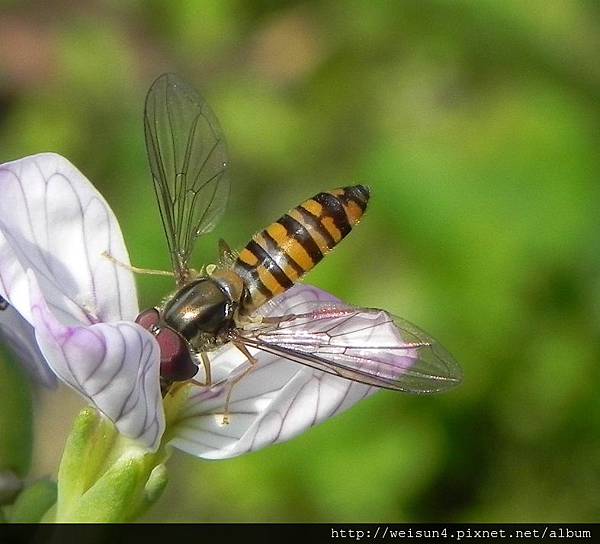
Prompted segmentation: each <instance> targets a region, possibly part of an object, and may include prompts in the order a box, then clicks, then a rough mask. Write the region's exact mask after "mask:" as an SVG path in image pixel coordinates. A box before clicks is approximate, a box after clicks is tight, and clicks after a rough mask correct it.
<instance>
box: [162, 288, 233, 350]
mask: <svg viewBox="0 0 600 544" xmlns="http://www.w3.org/2000/svg"><path fill="white" fill-rule="evenodd" d="M235 309H236V303H235V301H234V300H232V298H231V296H230V294H229V293H228V292H227V289H226V288H225V287H224V286H223V285H222V284H221V283H220V282H218V281H216V280H214V279H212V278H210V277H203V278H199V279H197V280H195V281H193V282H190V283H188V284H187V285H184V286H183V287H182V288H181V289H180V290H179V291H177V292H176V293H175V295H173V297H171V298H170V299H169V300H168V301H167V303H166V304H165V306H164V308H163V310H162V312H161V320H162V321H163V322H164V323H165V324H166V325H167V326H169V327H170V328H172V329H173V330H175V331H176V332H178V333H179V334H180V335H181V336H182V337H183V338H185V340H187V342H188V343H189V344H190V346H191V347H192V348H194V349H196V350H198V351H210V350H211V349H214V348H216V347H218V346H219V345H221V344H222V343H223V342H225V341H227V332H228V330H229V329H230V328H231V327H232V326H233V316H234V312H235Z"/></svg>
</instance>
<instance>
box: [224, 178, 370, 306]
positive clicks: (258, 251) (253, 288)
mask: <svg viewBox="0 0 600 544" xmlns="http://www.w3.org/2000/svg"><path fill="white" fill-rule="evenodd" d="M368 200H369V190H368V189H367V188H366V187H364V186H363V185H355V186H353V187H343V188H341V189H333V190H332V191H328V192H326V193H319V194H318V195H316V196H314V197H313V198H311V199H309V200H307V201H306V202H303V203H302V204H300V206H296V207H295V208H294V209H292V210H290V211H289V212H288V213H287V214H285V215H284V216H283V217H282V218H281V219H279V220H278V221H276V222H275V223H272V224H271V225H269V226H268V227H267V228H266V229H264V230H263V231H261V232H259V233H257V234H255V235H254V236H253V237H252V240H250V242H249V243H248V244H247V245H246V247H245V248H244V249H243V250H242V251H241V252H240V254H239V256H238V258H237V260H236V261H235V263H234V265H233V270H234V271H235V272H236V273H237V274H239V275H240V276H241V277H242V279H243V280H244V283H245V284H246V287H247V289H248V297H247V299H245V300H244V301H243V307H242V313H250V312H252V311H254V310H255V309H256V308H258V307H259V306H261V305H262V304H264V303H265V302H266V301H267V300H269V299H270V298H272V297H274V296H275V295H278V294H280V293H283V292H284V291H285V290H286V289H289V288H290V287H291V286H292V285H293V284H294V283H295V282H296V281H298V280H299V279H300V278H301V277H302V276H303V275H304V274H305V273H306V272H308V271H309V270H311V269H312V268H313V267H314V266H315V265H316V264H317V263H318V262H319V261H320V260H321V259H322V258H323V257H324V255H325V254H326V253H327V252H329V251H330V250H331V249H333V248H334V247H335V246H336V245H337V244H338V243H339V242H340V240H341V239H342V238H344V236H346V235H347V234H348V233H349V232H350V231H351V230H352V227H354V225H356V224H357V223H358V222H359V220H360V218H361V217H362V215H363V214H364V212H365V209H366V207H367V202H368Z"/></svg>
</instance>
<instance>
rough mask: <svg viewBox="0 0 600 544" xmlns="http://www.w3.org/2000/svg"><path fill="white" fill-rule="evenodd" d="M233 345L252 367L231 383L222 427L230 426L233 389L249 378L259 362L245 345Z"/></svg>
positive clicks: (237, 343)
mask: <svg viewBox="0 0 600 544" xmlns="http://www.w3.org/2000/svg"><path fill="white" fill-rule="evenodd" d="M233 345H234V346H235V347H236V348H237V349H239V350H240V351H241V352H242V353H243V354H244V356H245V357H246V359H247V360H248V362H249V363H250V366H249V367H248V368H247V369H246V370H244V372H242V373H241V374H240V375H239V376H237V377H236V378H234V379H232V380H231V381H230V382H229V391H228V392H227V397H225V408H224V410H223V419H222V420H221V424H222V425H229V402H230V401H231V393H232V392H233V388H234V387H235V385H236V384H237V383H238V382H240V381H241V380H243V379H244V378H245V377H246V376H248V374H250V372H252V371H253V370H254V369H255V368H256V363H257V362H258V361H257V360H256V358H255V357H254V356H253V355H252V354H251V353H250V352H249V351H248V348H246V346H245V345H244V344H242V343H240V342H233Z"/></svg>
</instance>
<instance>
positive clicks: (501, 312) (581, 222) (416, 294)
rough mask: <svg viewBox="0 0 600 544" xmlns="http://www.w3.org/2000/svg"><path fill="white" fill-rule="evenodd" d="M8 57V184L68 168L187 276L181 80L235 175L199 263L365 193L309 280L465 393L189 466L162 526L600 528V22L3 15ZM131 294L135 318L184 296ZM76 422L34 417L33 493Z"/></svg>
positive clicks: (208, 9) (371, 411)
mask: <svg viewBox="0 0 600 544" xmlns="http://www.w3.org/2000/svg"><path fill="white" fill-rule="evenodd" d="M0 36H2V39H1V40H0V162H5V161H8V160H13V159H16V158H19V157H23V156H25V155H28V154H31V153H37V152H41V151H56V152H58V153H60V154H62V155H64V156H66V157H68V158H69V159H70V160H71V161H72V162H73V163H74V164H76V165H77V166H78V167H79V168H80V169H81V170H82V171H83V172H84V173H85V174H86V175H87V176H88V177H89V179H90V180H92V182H93V183H94V184H95V185H96V186H97V187H98V188H99V190H100V191H101V192H102V193H103V194H104V195H105V196H106V198H107V200H108V201H109V203H110V204H111V206H112V207H113V209H114V210H115V212H116V214H117V217H118V218H119V219H120V222H121V226H122V229H123V232H124V235H125V238H126V240H127V243H128V247H129V249H130V253H131V258H132V261H133V262H134V263H135V264H136V265H138V266H145V267H152V268H161V267H162V268H167V267H168V265H169V258H168V254H167V250H166V243H165V242H164V238H163V233H162V227H161V225H160V220H159V215H158V211H157V208H156V205H155V202H154V194H153V190H152V188H151V181H150V176H149V170H148V166H147V160H146V157H145V150H144V142H143V126H142V107H143V101H144V96H145V93H146V90H147V88H148V87H149V85H150V83H151V81H152V80H153V79H154V78H155V77H156V76H157V75H158V74H160V73H162V72H164V71H175V72H178V73H179V74H181V75H182V76H183V77H184V78H185V79H187V80H189V81H190V82H192V83H193V84H194V85H195V86H196V87H198V88H199V89H200V90H201V91H202V93H203V94H204V95H205V97H206V98H207V99H208V101H209V103H210V104H211V105H212V107H213V109H214V111H215V112H216V114H217V116H218V117H219V119H220V121H221V124H222V126H223V129H224V131H225V133H226V135H227V139H228V143H229V153H230V158H231V165H232V173H231V175H232V195H231V199H230V204H229V208H228V212H227V214H226V216H225V219H224V220H223V222H222V224H221V225H220V226H219V227H218V229H217V230H216V232H215V233H214V235H211V236H209V237H207V239H206V240H203V241H202V243H201V244H200V248H199V249H198V250H197V252H196V263H197V264H200V263H202V262H210V261H211V260H214V258H215V255H216V251H215V248H216V241H217V239H218V238H219V237H223V238H225V239H226V240H228V242H229V243H230V244H231V245H233V246H236V247H241V246H243V245H244V244H245V243H246V242H247V241H248V239H249V237H250V236H251V235H252V234H253V233H254V232H255V231H257V230H259V229H261V228H263V227H264V226H266V224H268V223H269V222H270V221H272V220H274V219H276V218H277V217H278V216H279V215H281V213H283V212H284V211H286V210H287V209H289V208H291V207H293V206H295V205H296V204H298V203H299V202H300V201H302V200H304V199H305V198H307V197H309V196H311V195H312V194H314V193H316V192H318V191H320V190H323V189H329V188H333V187H337V186H341V185H348V184H354V183H365V184H368V185H369V186H370V187H371V189H372V193H373V197H372V200H371V204H370V209H369V212H368V214H367V216H366V218H365V220H364V221H363V222H362V223H361V225H360V226H359V227H358V228H357V229H356V231H355V232H354V233H353V234H352V235H351V236H350V237H349V239H348V240H347V241H345V242H344V243H343V244H342V245H341V246H340V247H339V248H338V249H337V250H336V251H335V252H334V254H333V255H332V256H330V257H329V258H328V259H327V260H326V261H325V262H323V263H322V264H321V265H320V266H319V267H318V269H316V270H315V271H314V272H312V273H311V274H310V276H309V277H308V280H307V281H308V282H309V283H312V284H315V285H317V286H319V287H321V288H323V289H326V290H328V291H331V292H332V293H334V294H335V295H337V296H339V297H340V298H343V299H344V300H346V301H348V302H351V303H353V304H356V305H361V306H380V307H384V308H386V309H388V310H390V311H391V312H393V313H395V314H398V315H401V316H403V317H405V318H407V319H409V320H411V321H413V322H415V323H417V324H419V325H420V326H422V327H423V328H424V329H426V330H428V331H430V332H431V333H432V334H433V335H434V336H436V337H437V338H439V339H440V340H441V341H442V343H443V344H444V345H445V346H447V347H448V349H449V350H450V351H452V352H453V353H454V354H455V356H456V358H457V359H458V360H459V361H460V363H461V365H462V366H463V368H464V372H465V381H464V384H463V385H462V386H461V387H460V388H458V389H456V390H455V391H453V392H451V393H448V394H445V395H441V396H431V397H412V396H404V395H401V394H394V393H390V392H383V393H380V394H378V395H376V396H375V397H374V398H372V399H370V400H368V401H365V402H363V403H362V404H360V405H358V406H356V407H355V408H354V409H352V410H351V411H349V412H347V413H345V414H344V415H342V416H340V417H338V418H336V419H334V420H332V421H329V422H327V423H326V424H325V425H323V426H321V427H319V428H317V429H314V430H312V431H311V432H309V433H307V434H305V435H303V436H302V437H300V438H297V439H295V440H294V441H292V442H289V443H286V444H283V445H279V446H277V447H273V448H270V449H267V450H263V451H260V452H257V453H254V454H252V455H248V456H244V457H240V458H238V459H234V460H229V461H221V462H207V461H201V460H197V459H195V458H192V457H190V456H187V455H185V454H182V453H175V454H174V455H173V457H172V458H171V461H170V473H171V481H170V483H169V486H168V489H167V491H166V493H165V495H164V496H163V497H162V499H161V501H159V503H158V504H157V505H156V506H155V507H154V508H153V509H152V510H151V511H150V512H149V513H148V514H147V516H146V517H145V518H144V519H145V520H146V521H249V522H251V521H282V522H283V521H321V522H323V521H337V522H342V521H346V522H351V521H356V522H357V521H377V520H387V521H394V522H403V521H407V522H413V521H481V522H493V521H542V520H546V521H572V522H575V521H581V522H582V521H597V520H598V519H600V396H599V393H598V386H599V384H600V371H599V364H598V363H599V361H600V357H599V355H600V349H599V346H600V343H599V339H600V335H599V326H598V325H599V322H600V214H599V213H598V210H599V206H598V203H599V197H600V183H599V181H600V178H599V174H600V157H599V154H598V149H599V143H600V130H599V127H600V124H599V121H600V100H599V93H600V63H599V62H598V51H600V4H598V3H597V2H593V1H580V2H576V1H564V2H563V1H556V2H546V1H543V0H534V1H530V2H518V1H516V0H505V1H502V2H500V1H492V0H489V1H488V0H473V1H468V0H455V1H441V0H439V1H434V0H426V1H403V2H383V1H381V2H380V1H366V0H365V1H359V0H350V1H344V2H341V1H335V0H321V1H315V2H292V1H288V2H266V1H264V0H263V1H256V2H242V1H241V0H221V1H215V2H200V1H198V2H193V1H189V0H188V1H186V2H159V1H146V2H142V1H132V2H118V1H116V0H112V1H110V0H106V1H100V0H96V1H89V2H68V1H55V2H31V1H20V2H16V1H15V2H7V1H2V2H0ZM365 255H366V257H364V256H365ZM138 285H139V293H140V304H141V306H150V305H152V304H154V303H156V301H158V300H159V299H160V298H161V296H163V295H164V294H165V293H166V292H167V291H168V290H169V289H170V283H169V281H168V280H164V279H156V278H151V277H150V278H149V277H144V278H141V279H139V281H138ZM79 405H80V401H79V400H78V399H77V398H76V396H75V394H74V393H72V392H70V391H66V390H60V391H59V392H58V393H47V392H41V391H36V392H35V395H34V413H35V430H36V444H35V451H34V461H33V462H34V465H33V471H32V474H31V476H32V477H38V476H42V475H45V474H50V475H53V471H55V469H56V466H57V462H58V459H59V456H60V451H61V448H62V445H63V443H64V437H65V435H66V432H67V430H68V428H69V425H70V424H71V422H72V419H73V417H74V415H75V413H76V411H77V408H78V406H79Z"/></svg>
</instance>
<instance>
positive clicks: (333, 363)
mask: <svg viewBox="0 0 600 544" xmlns="http://www.w3.org/2000/svg"><path fill="white" fill-rule="evenodd" d="M144 127H145V137H146V147H147V151H148V157H149V161H150V169H151V172H152V178H153V181H154V189H155V192H156V197H157V200H158V206H159V209H160V215H161V218H162V223H163V226H164V230H165V234H166V238H167V243H168V247H169V252H170V255H171V261H172V268H173V275H174V277H175V281H176V283H177V289H176V291H175V292H174V293H173V294H171V295H170V296H168V297H167V298H166V299H165V301H164V302H163V303H162V305H160V306H158V307H155V308H151V309H149V310H146V311H144V312H142V313H141V314H140V315H139V316H138V318H137V320H136V321H137V322H138V323H139V324H141V325H142V326H143V327H145V328H146V329H148V330H150V331H151V332H152V333H153V334H154V335H155V337H156V339H157V341H158V344H159V346H160V350H161V386H162V390H163V394H166V393H167V392H168V391H169V389H170V387H171V386H172V385H173V384H177V383H178V382H184V381H187V380H190V379H192V378H194V377H196V380H197V379H198V378H197V374H200V369H203V370H204V381H203V382H202V383H203V385H207V386H210V385H214V383H215V382H213V381H212V378H211V366H210V354H211V353H212V352H214V351H215V350H217V349H218V348H220V347H221V346H223V345H225V344H228V343H231V344H232V345H233V346H235V347H236V348H237V349H239V350H240V351H241V352H242V353H243V354H244V355H245V356H246V358H247V359H248V361H249V362H250V363H251V365H250V366H249V368H251V367H252V365H253V364H255V363H256V359H257V358H258V357H259V355H258V354H259V353H260V352H261V351H263V352H268V353H271V354H275V355H278V356H280V357H282V358H285V359H288V360H290V361H294V362H296V363H300V364H304V365H308V366H310V367H312V368H315V369H318V370H321V371H324V372H328V373H330V374H334V375H337V376H340V377H342V378H346V379H348V380H353V381H355V382H360V383H364V384H369V385H373V386H377V387H382V388H387V389H392V390H398V391H405V392H413V393H430V392H436V391H442V390H445V389H448V388H450V387H452V386H454V385H456V384H457V383H459V382H460V379H461V371H460V368H459V366H458V365H457V363H456V362H455V361H454V359H453V358H452V356H451V355H450V354H449V353H448V352H446V351H445V350H444V349H443V348H442V347H441V346H440V345H439V344H438V343H437V342H436V341H435V340H433V339H432V338H431V337H430V336H429V335H427V334H426V333H424V332H423V331H421V330H420V329H418V328H417V327H415V326H414V325H411V324H410V323H408V322H406V321H403V320H401V319H399V318H395V317H393V316H391V315H390V314H389V313H387V312H385V311H383V310H378V309H365V308H354V307H350V306H348V305H342V304H332V303H325V302H319V301H312V302H307V304H305V305H304V306H303V311H302V312H301V313H291V314H288V315H280V316H273V315H268V317H263V316H261V315H260V311H259V310H260V309H261V308H262V307H263V305H265V304H267V303H269V301H271V300H272V299H274V298H275V297H277V296H278V295H281V294H282V293H284V292H286V291H287V290H288V289H290V288H291V287H292V286H293V285H294V284H295V283H296V282H297V281H298V280H300V278H301V277H302V276H303V275H304V274H305V273H306V272H308V271H309V270H311V269H312V268H313V267H314V266H315V265H316V264H317V263H318V262H319V261H320V260H321V259H322V258H323V256H324V255H325V254H326V253H327V252H328V251H329V250H331V249H333V247H335V246H336V244H338V243H339V242H340V241H341V240H342V239H343V238H344V237H345V236H346V235H347V234H349V232H350V231H351V230H352V228H353V227H354V226H355V225H356V224H357V223H358V222H359V220H360V219H361V217H362V216H363V213H364V211H365V209H366V207H367V203H368V201H369V197H370V192H369V190H368V189H367V188H366V187H365V186H363V185H355V186H349V187H344V188H340V189H334V190H331V191H325V192H321V193H319V194H317V195H316V196H314V197H313V198H310V199H308V200H306V201H305V202H303V203H302V204H300V205H299V206H296V207H295V208H293V209H292V210H290V211H289V212H288V213H287V214H284V215H283V216H282V217H281V218H280V219H278V220H277V221H275V222H274V223H272V224H271V225H269V226H268V227H266V228H265V229H264V230H262V231H261V232H259V233H257V234H255V235H254V236H253V237H252V239H251V240H250V241H249V242H248V243H247V244H246V246H245V247H244V248H243V249H242V250H241V251H240V252H239V253H236V252H234V251H232V250H231V249H230V248H229V247H228V246H227V244H225V243H224V242H223V241H221V242H220V245H219V254H220V259H219V262H218V264H216V265H211V266H205V267H203V268H202V269H201V270H200V272H196V271H194V270H193V269H192V268H191V267H190V260H191V255H192V251H193V249H194V244H195V241H196V240H197V239H198V238H199V237H200V236H202V235H204V234H206V233H208V232H210V231H211V230H213V228H214V227H215V225H216V224H217V222H218V220H219V219H220V217H221V216H222V214H223V211H224V208H225V204H226V201H227V198H228V194H229V180H228V177H227V166H228V162H227V155H226V150H225V142H224V139H223V136H222V132H221V129H220V127H219V123H218V121H217V118H216V117H215V115H214V114H213V112H212V111H211V109H210V108H209V106H208V105H207V103H206V102H205V101H204V100H203V98H202V97H201V96H200V95H199V94H198V93H197V92H196V91H195V90H194V89H193V88H192V87H190V86H189V85H188V84H187V83H185V82H184V81H182V80H181V79H179V78H178V77H177V76H175V75H173V74H163V75H162V76H160V77H159V78H158V79H156V80H155V81H154V83H153V84H152V86H151V87H150V90H149V91H148V95H147V97H146V104H145V112H144ZM252 353H254V355H253V354H252Z"/></svg>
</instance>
